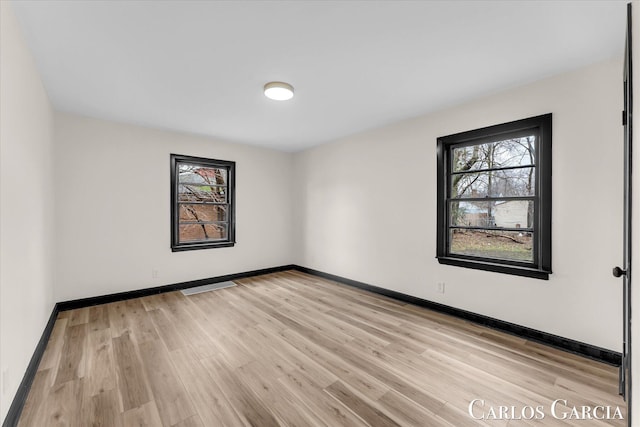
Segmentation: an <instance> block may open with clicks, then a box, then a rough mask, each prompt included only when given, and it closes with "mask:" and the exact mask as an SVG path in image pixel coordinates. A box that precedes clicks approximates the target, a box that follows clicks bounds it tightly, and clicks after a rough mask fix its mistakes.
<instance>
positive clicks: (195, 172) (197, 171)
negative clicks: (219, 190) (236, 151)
mask: <svg viewBox="0 0 640 427" xmlns="http://www.w3.org/2000/svg"><path fill="white" fill-rule="evenodd" d="M178 179H179V180H180V182H181V183H192V184H226V183H227V169H226V168H224V167H220V168H212V167H205V166H198V165H194V164H191V163H179V164H178Z"/></svg>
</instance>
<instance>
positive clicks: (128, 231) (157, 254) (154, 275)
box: [55, 113, 292, 301]
mask: <svg viewBox="0 0 640 427" xmlns="http://www.w3.org/2000/svg"><path fill="white" fill-rule="evenodd" d="M55 141H56V153H55V183H56V189H55V194H56V244H57V245H56V248H57V250H56V258H55V264H56V266H55V289H56V293H55V298H56V301H64V300H69V299H76V298H84V297H91V296H97V295H104V294H110V293H115V292H122V291H129V290H134V289H142V288H148V287H153V286H160V285H165V284H171V283H176V282H182V281H189V280H196V279H203V278H208V277H213V276H220V275H224V274H230V273H238V272H243V271H250V270H255V269H260V268H266V267H273V266H278V265H283V264H288V263H290V260H291V248H292V241H291V239H292V236H291V232H290V230H291V221H292V210H291V194H292V191H291V170H292V167H291V162H292V154H290V153H284V152H279V151H275V150H268V149H263V148H256V147H251V146H247V145H239V144H229V143H225V142H220V141H215V140H212V139H208V138H202V137H196V136H191V135H185V134H180V133H173V132H165V131H159V130H152V129H147V128H142V127H137V126H132V125H124V124H117V123H113V122H106V121H101V120H95V119H89V118H83V117H79V116H74V115H69V114H63V113H57V114H56V116H55ZM171 153H175V154H185V155H191V156H199V157H207V158H213V159H219V160H231V161H235V162H236V200H237V209H236V212H237V213H236V240H237V244H236V245H235V247H231V248H216V249H205V250H195V251H185V252H171V247H170V244H171V242H170V237H171V234H170V226H171V223H170V220H171V218H170V183H169V182H170V168H169V155H170V154H171Z"/></svg>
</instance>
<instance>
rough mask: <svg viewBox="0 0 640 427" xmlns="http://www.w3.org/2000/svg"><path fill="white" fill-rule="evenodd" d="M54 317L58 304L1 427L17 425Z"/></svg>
mask: <svg viewBox="0 0 640 427" xmlns="http://www.w3.org/2000/svg"><path fill="white" fill-rule="evenodd" d="M56 317H58V304H56V305H54V306H53V310H52V311H51V316H49V321H48V322H47V326H45V328H44V331H43V332H42V336H41V337H40V341H38V345H36V349H35V351H34V352H33V356H31V360H30V361H29V365H28V366H27V370H26V371H25V373H24V376H23V377H22V381H21V382H20V385H19V386H18V390H17V391H16V395H15V396H14V397H13V401H12V402H11V406H10V407H9V411H8V412H7V415H6V417H5V418H4V421H3V422H2V427H13V426H16V425H18V420H19V419H20V414H22V408H24V404H25V402H26V401H27V396H28V395H29V390H31V384H32V383H33V379H34V377H35V376H36V372H37V371H38V366H39V365H40V360H41V359H42V355H43V354H44V350H45V348H47V343H48V342H49V337H50V336H51V332H52V331H53V325H55V323H56Z"/></svg>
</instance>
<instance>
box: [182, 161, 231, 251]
mask: <svg viewBox="0 0 640 427" xmlns="http://www.w3.org/2000/svg"><path fill="white" fill-rule="evenodd" d="M235 169H236V164H235V162H231V161H226V160H215V159H206V158H203V157H193V156H183V155H178V154H172V155H171V250H172V251H174V252H175V251H185V250H194V249H208V248H219V247H229V246H234V245H235Z"/></svg>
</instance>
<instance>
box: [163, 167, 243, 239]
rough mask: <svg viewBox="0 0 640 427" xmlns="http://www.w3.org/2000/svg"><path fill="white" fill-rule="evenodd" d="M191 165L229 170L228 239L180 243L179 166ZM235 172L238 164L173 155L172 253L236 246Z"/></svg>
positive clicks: (227, 187)
mask: <svg viewBox="0 0 640 427" xmlns="http://www.w3.org/2000/svg"><path fill="white" fill-rule="evenodd" d="M184 163H187V164H191V165H195V166H203V167H207V168H218V169H226V170H227V186H226V189H227V203H226V204H225V205H226V206H228V213H227V222H228V229H227V238H226V239H224V240H217V241H204V240H195V241H190V242H180V238H179V230H180V209H179V204H180V203H181V202H179V200H178V191H179V189H178V186H179V182H178V175H179V174H178V165H179V164H184ZM235 171H236V163H235V162H233V161H228V160H217V159H208V158H205V157H194V156H186V155H182V154H171V251H172V252H178V251H191V250H197V249H212V248H227V247H232V246H235V244H236V239H235V236H236V230H235V228H236V227H235V223H236V219H235V211H236V209H235V205H236V197H235V182H236V177H235Z"/></svg>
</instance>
